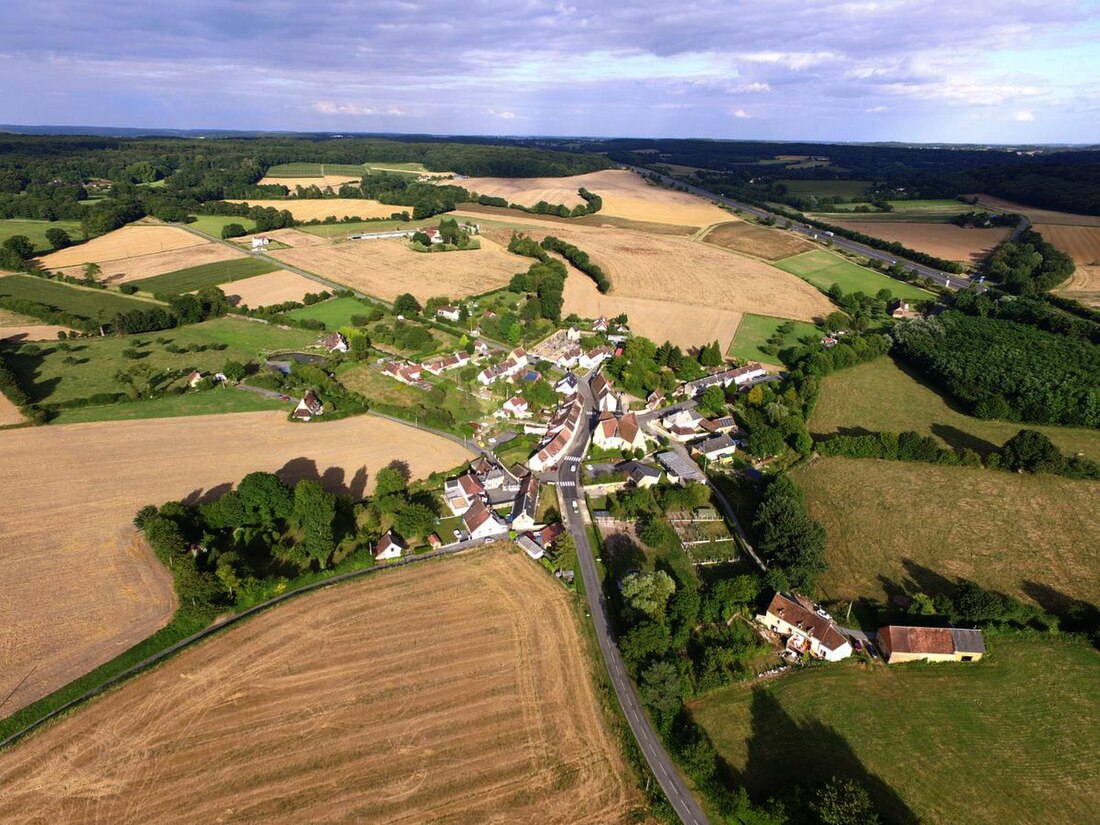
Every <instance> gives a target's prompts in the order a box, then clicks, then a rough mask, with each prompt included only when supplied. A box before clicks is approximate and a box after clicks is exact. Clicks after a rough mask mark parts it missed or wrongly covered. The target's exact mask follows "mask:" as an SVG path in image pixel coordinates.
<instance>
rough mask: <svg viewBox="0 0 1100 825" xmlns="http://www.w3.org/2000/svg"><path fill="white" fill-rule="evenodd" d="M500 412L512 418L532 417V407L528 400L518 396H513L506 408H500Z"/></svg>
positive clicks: (507, 402)
mask: <svg viewBox="0 0 1100 825" xmlns="http://www.w3.org/2000/svg"><path fill="white" fill-rule="evenodd" d="M500 411H501V412H502V413H503V414H504V415H505V416H511V417H512V418H530V417H531V405H530V404H528V403H527V399H526V398H521V397H520V396H518V395H513V396H512V397H511V398H509V399H508V400H507V401H505V402H504V406H503V407H501V408H500Z"/></svg>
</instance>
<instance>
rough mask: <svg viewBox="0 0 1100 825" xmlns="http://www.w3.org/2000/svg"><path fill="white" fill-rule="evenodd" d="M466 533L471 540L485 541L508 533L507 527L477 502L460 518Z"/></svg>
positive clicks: (495, 515)
mask: <svg viewBox="0 0 1100 825" xmlns="http://www.w3.org/2000/svg"><path fill="white" fill-rule="evenodd" d="M462 521H463V524H465V526H466V532H467V533H469V535H470V538H471V539H486V538H492V537H494V536H500V535H503V534H504V533H507V532H508V525H507V524H505V523H504V522H503V521H501V520H500V517H499V516H498V515H497V514H496V513H494V512H493V511H492V510H490V509H489V508H488V507H486V506H485V502H483V501H480V500H478V501H477V502H475V503H474V505H473V506H472V507H471V508H470V509H469V510H467V511H466V513H465V514H464V515H463V516H462Z"/></svg>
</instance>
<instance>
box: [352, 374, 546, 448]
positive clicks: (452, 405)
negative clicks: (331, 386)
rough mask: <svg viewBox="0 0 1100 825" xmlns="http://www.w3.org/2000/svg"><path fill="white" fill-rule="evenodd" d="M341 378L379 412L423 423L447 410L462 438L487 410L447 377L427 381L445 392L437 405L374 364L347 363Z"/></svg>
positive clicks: (420, 392) (425, 394)
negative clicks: (434, 413) (433, 410)
mask: <svg viewBox="0 0 1100 825" xmlns="http://www.w3.org/2000/svg"><path fill="white" fill-rule="evenodd" d="M425 375H427V374H425ZM338 377H339V379H340V382H341V383H342V384H344V386H346V387H347V388H348V389H351V390H354V391H355V392H358V393H362V394H363V395H365V396H366V397H367V398H369V399H370V402H371V408H372V409H373V410H375V411H377V412H381V413H385V414H387V415H393V416H397V417H399V418H404V419H406V420H408V421H417V420H419V423H421V424H423V423H424V414H425V412H426V411H427V410H429V409H431V408H434V407H439V408H440V409H444V410H446V411H447V412H449V413H450V414H451V415H452V417H453V418H454V422H455V423H454V426H452V427H451V428H450V430H451V431H452V432H454V433H458V434H462V435H468V434H470V432H471V431H470V430H469V428H468V426H465V425H467V424H468V423H469V422H471V421H476V420H478V419H479V418H481V417H482V416H483V415H485V413H486V411H487V410H486V409H485V407H486V405H485V404H483V403H482V402H481V401H479V400H478V399H477V398H475V397H474V396H473V395H471V394H470V393H468V392H466V391H465V390H463V389H462V388H461V387H459V386H458V385H456V384H455V383H454V381H451V380H449V379H446V378H434V377H432V376H427V378H426V379H425V380H430V382H431V383H433V384H436V385H437V386H442V387H444V388H445V390H446V396H445V397H444V400H443V403H442V404H436V403H435V402H434V401H432V400H431V398H430V397H429V395H428V393H427V392H426V391H425V390H422V389H420V388H419V387H410V386H408V385H406V384H402V383H401V382H399V381H395V380H394V379H392V378H389V377H388V376H385V375H383V374H382V373H381V371H380V370H378V369H377V368H376V367H375V366H374V365H373V364H347V365H345V366H342V367H341V368H340V370H339V374H338ZM526 459H527V455H524V456H523V460H526Z"/></svg>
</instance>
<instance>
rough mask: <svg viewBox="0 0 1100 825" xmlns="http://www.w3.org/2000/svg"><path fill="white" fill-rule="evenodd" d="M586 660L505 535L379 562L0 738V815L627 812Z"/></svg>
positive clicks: (439, 816) (532, 816)
mask: <svg viewBox="0 0 1100 825" xmlns="http://www.w3.org/2000/svg"><path fill="white" fill-rule="evenodd" d="M427 616H430V617H431V632H430V633H425V632H424V628H425V625H424V618H425V617H427ZM592 669H593V666H592V664H591V660H590V659H589V657H588V655H587V652H586V644H585V641H584V638H583V637H582V635H581V633H580V632H579V628H578V626H577V620H576V614H575V610H574V607H573V604H572V602H571V600H570V598H569V596H568V595H567V594H566V592H565V591H564V590H563V589H562V588H561V587H560V586H558V585H557V584H556V583H555V582H554V581H553V579H551V578H550V577H549V576H547V575H546V574H545V572H544V571H543V570H542V569H540V568H539V567H538V565H533V564H530V563H529V560H528V559H525V558H523V557H522V556H520V555H519V554H517V553H516V552H515V551H508V550H504V549H490V550H486V551H482V552H478V553H474V554H471V555H468V556H464V557H462V558H458V559H451V560H447V561H444V562H438V563H425V564H420V565H417V566H414V567H408V568H404V569H398V570H392V571H387V572H385V573H380V574H376V575H375V576H372V577H368V578H367V579H365V580H361V581H356V582H351V583H348V584H345V585H341V586H339V587H337V588H333V589H330V590H325V591H322V592H318V593H312V594H309V595H306V596H303V597H301V598H300V599H297V600H294V601H292V602H289V603H287V604H284V605H281V606H279V607H278V608H277V609H275V610H271V611H268V612H266V613H263V614H261V615H259V616H257V617H255V618H253V619H251V620H249V621H248V623H246V624H244V625H241V626H238V627H235V628H232V629H230V630H228V631H227V632H225V633H224V634H223V635H220V636H217V637H215V638H213V639H211V640H209V641H206V642H204V643H202V644H201V645H200V646H198V647H196V648H194V649H192V650H188V651H186V652H184V653H182V654H181V655H179V656H178V657H176V658H175V659H173V660H172V661H170V662H168V663H167V664H165V665H163V666H161V667H160V668H158V669H157V670H155V671H153V672H151V673H148V674H145V675H143V676H141V677H139V678H138V679H136V680H134V681H133V682H131V683H130V684H128V685H125V686H124V687H122V688H121V689H119V690H117V691H115V692H113V693H112V694H111V695H109V696H106V697H103V698H102V699H100V700H98V701H96V702H95V703H94V704H93V705H91V706H90V707H87V708H85V709H83V710H82V711H81V712H79V713H77V714H74V715H73V716H71V717H69V718H68V719H65V720H63V721H62V722H60V723H59V724H57V725H55V726H53V727H51V728H50V729H49V730H46V731H44V732H42V733H41V734H39V735H37V736H35V737H33V738H32V739H30V740H28V741H26V742H24V743H22V744H21V745H19V746H18V747H17V748H15V749H13V750H11V751H9V752H8V753H6V754H3V755H0V782H3V784H4V787H5V788H6V789H8V793H6V794H5V797H4V801H3V802H0V816H5V817H10V816H13V815H15V813H16V812H17V811H18V812H19V813H18V815H19V816H21V817H28V816H29V817H30V818H36V817H37V816H38V815H39V814H45V812H46V811H52V812H54V815H55V816H61V817H62V818H69V817H71V818H91V819H97V820H98V819H103V820H109V821H116V820H118V819H120V818H125V817H127V816H133V817H136V818H138V819H141V820H143V821H171V820H177V819H190V820H196V819H197V820H217V819H221V818H224V817H225V816H226V812H227V811H232V818H234V819H237V818H239V819H242V820H249V821H264V822H282V821H286V822H303V821H311V822H317V821H360V822H387V823H389V822H403V823H413V822H428V821H432V822H437V821H453V822H485V821H493V820H499V821H504V820H507V821H514V822H523V821H539V822H582V821H600V822H626V821H628V820H629V818H630V814H631V813H632V811H633V809H634V808H635V807H636V806H638V803H639V802H640V799H639V794H638V793H637V791H636V790H634V789H633V788H632V787H631V786H630V774H629V772H628V770H627V768H626V766H625V765H624V764H623V762H622V759H621V757H620V755H619V753H618V749H617V747H616V745H615V743H614V742H613V740H612V739H611V737H610V735H609V733H608V731H607V729H606V724H605V721H604V719H603V717H602V710H601V707H600V700H599V698H598V696H597V694H596V691H595V689H594V685H593V680H592ZM196 685H204V686H207V688H206V689H201V690H196V689H195V688H196ZM109 743H120V745H119V746H112V745H110V744H109ZM122 743H124V744H122ZM104 788H110V792H109V793H103V789H104ZM154 789H155V790H154Z"/></svg>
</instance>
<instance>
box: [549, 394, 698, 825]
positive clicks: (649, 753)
mask: <svg viewBox="0 0 1100 825" xmlns="http://www.w3.org/2000/svg"><path fill="white" fill-rule="evenodd" d="M578 390H579V392H580V397H581V400H582V401H583V402H584V410H585V415H586V419H585V420H586V421H587V427H586V428H585V429H584V430H582V431H581V433H580V436H581V437H579V438H576V439H575V441H574V443H573V444H572V445H570V447H569V450H568V451H567V453H566V457H565V458H564V459H562V462H561V465H560V466H559V467H558V470H557V483H558V490H559V493H560V494H561V500H562V504H563V507H562V518H563V519H564V520H565V525H566V527H567V528H568V529H569V533H570V535H571V536H572V537H573V541H574V542H575V543H576V546H577V562H578V563H579V564H580V568H581V576H582V578H583V579H584V589H585V593H586V594H587V595H588V612H589V613H590V614H591V616H592V622H593V624H594V625H595V628H596V638H597V639H598V640H599V644H600V652H601V653H602V654H603V659H604V663H605V664H606V665H607V672H608V675H609V676H610V677H611V684H612V686H613V687H614V688H615V695H616V696H618V697H619V704H620V705H622V708H623V715H624V716H625V717H626V721H627V724H629V725H630V730H631V732H632V733H633V734H634V738H635V740H637V742H638V747H639V748H640V749H641V751H642V754H643V755H644V756H645V760H646V763H647V764H648V765H649V769H650V770H651V771H652V772H653V776H654V777H655V778H656V779H657V782H658V783H659V784H660V786H661V790H663V791H664V793H665V796H666V797H667V798H668V801H669V802H670V803H671V804H672V807H673V809H674V810H675V811H676V814H677V816H679V817H680V820H681V821H682V822H684V823H687V825H705V823H707V822H708V820H707V817H706V815H705V814H704V813H703V810H702V808H700V807H699V803H698V802H696V801H695V798H694V797H693V796H692V795H691V792H690V791H689V790H688V788H687V785H686V784H684V780H683V779H682V778H681V777H680V775H679V774H678V773H677V772H676V767H675V765H673V763H672V759H671V758H670V757H669V755H668V752H667V751H665V748H664V744H663V743H662V742H661V739H660V737H659V736H658V734H657V732H656V731H655V730H654V729H653V726H652V725H651V724H650V723H649V718H648V717H647V716H646V715H645V711H644V710H643V709H642V703H641V701H640V700H639V699H638V692H637V691H636V690H635V688H634V683H633V682H632V681H631V680H630V676H629V675H628V674H627V672H626V667H625V665H623V659H622V656H620V655H619V648H618V647H617V646H616V644H615V639H614V637H613V635H612V632H611V620H610V616H609V614H608V608H607V600H606V598H604V593H603V586H602V584H601V582H600V577H599V573H598V572H597V570H596V560H595V555H594V553H593V551H592V545H591V543H590V542H589V541H588V533H587V532H586V530H585V522H584V517H583V514H584V512H585V511H586V510H585V502H584V492H583V487H582V486H581V483H580V466H581V462H582V460H583V459H584V455H585V452H586V451H587V449H588V441H589V439H590V438H591V435H592V428H593V426H594V424H595V418H596V416H595V408H596V404H595V401H594V400H593V397H592V390H591V388H590V387H589V385H588V382H587V381H580V382H579V383H578ZM574 508H576V509H574Z"/></svg>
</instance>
